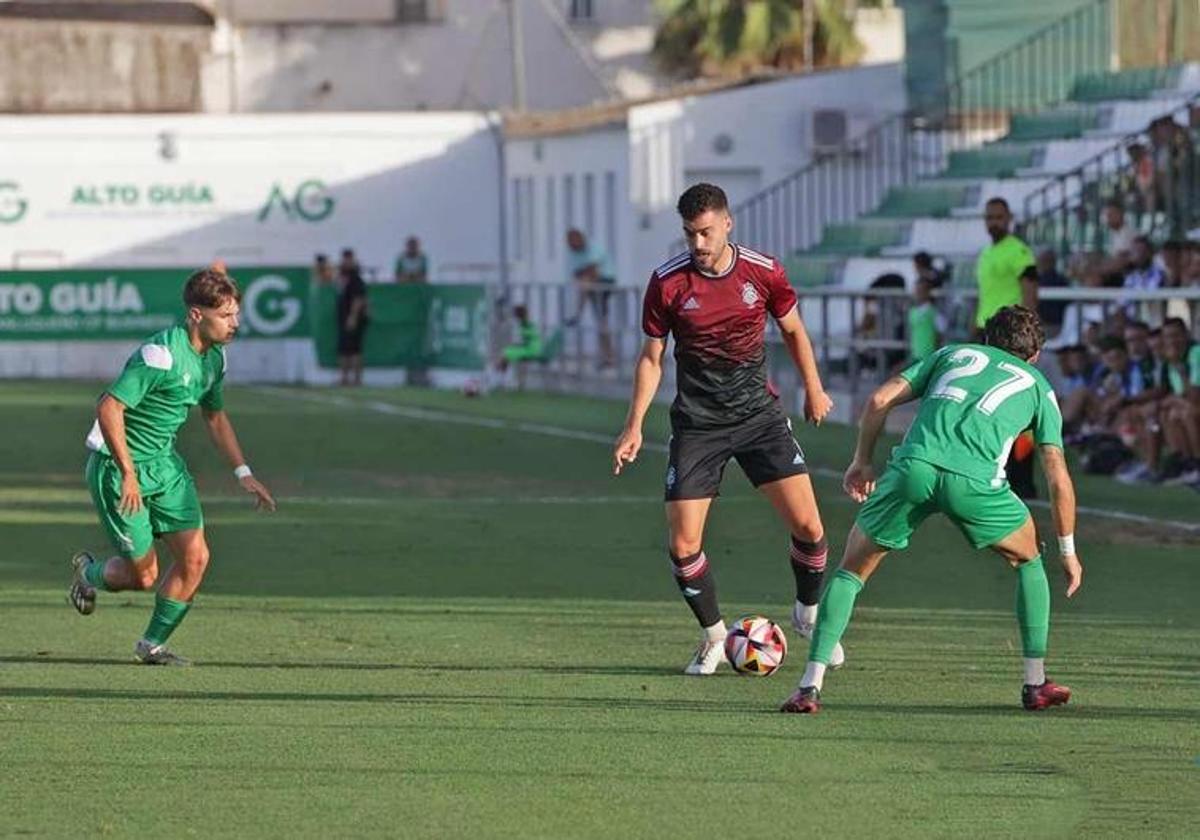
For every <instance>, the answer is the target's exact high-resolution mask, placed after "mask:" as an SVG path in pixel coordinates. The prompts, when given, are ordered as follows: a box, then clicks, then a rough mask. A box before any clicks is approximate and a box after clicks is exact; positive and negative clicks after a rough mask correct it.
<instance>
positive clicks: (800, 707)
mask: <svg viewBox="0 0 1200 840" xmlns="http://www.w3.org/2000/svg"><path fill="white" fill-rule="evenodd" d="M779 711H781V712H788V713H789V714H793V715H815V714H816V713H817V712H819V711H821V692H820V690H818V689H817V687H816V686H815V685H810V686H809V687H808V688H797V689H796V693H795V694H793V695H792V696H791V697H789V698H788V699H787V702H785V703H784V704H783V705H782V706H780V707H779Z"/></svg>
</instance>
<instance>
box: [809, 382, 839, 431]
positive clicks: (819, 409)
mask: <svg viewBox="0 0 1200 840" xmlns="http://www.w3.org/2000/svg"><path fill="white" fill-rule="evenodd" d="M832 410H833V400H831V399H830V398H829V395H828V394H826V393H825V391H824V390H816V391H808V392H806V393H805V395H804V419H805V420H807V421H808V422H809V423H812V424H813V425H814V426H820V425H821V421H822V420H824V419H825V415H827V414H828V413H829V412H830V411H832Z"/></svg>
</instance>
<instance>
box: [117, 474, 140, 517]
mask: <svg viewBox="0 0 1200 840" xmlns="http://www.w3.org/2000/svg"><path fill="white" fill-rule="evenodd" d="M141 509H142V488H141V487H140V486H139V485H138V480H137V476H136V475H134V474H133V473H127V474H125V475H123V476H121V504H120V505H119V507H118V510H120V511H121V513H122V514H124V515H125V516H129V515H131V514H134V513H137V512H138V511H139V510H141Z"/></svg>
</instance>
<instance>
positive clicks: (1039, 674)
mask: <svg viewBox="0 0 1200 840" xmlns="http://www.w3.org/2000/svg"><path fill="white" fill-rule="evenodd" d="M1021 661H1022V662H1023V663H1024V664H1025V685H1041V684H1042V683H1044V682H1045V681H1046V660H1045V659H1022V660H1021Z"/></svg>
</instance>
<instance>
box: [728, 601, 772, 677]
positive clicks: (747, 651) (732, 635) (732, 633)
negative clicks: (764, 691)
mask: <svg viewBox="0 0 1200 840" xmlns="http://www.w3.org/2000/svg"><path fill="white" fill-rule="evenodd" d="M725 656H726V657H727V658H728V659H729V664H730V665H732V666H733V670H735V671H737V672H738V673H739V674H753V675H754V676H756V677H769V676H770V675H771V674H774V673H775V672H776V671H777V670H779V666H780V665H782V664H783V660H784V657H786V656H787V636H785V635H783V630H781V629H780V627H779V625H778V624H776V623H775V622H774V621H772V620H771V619H769V618H766V617H765V616H761V615H744V616H742V617H741V618H739V619H738V620H737V621H735V622H734V623H733V626H732V627H730V628H729V633H728V635H726V636H725Z"/></svg>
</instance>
